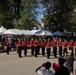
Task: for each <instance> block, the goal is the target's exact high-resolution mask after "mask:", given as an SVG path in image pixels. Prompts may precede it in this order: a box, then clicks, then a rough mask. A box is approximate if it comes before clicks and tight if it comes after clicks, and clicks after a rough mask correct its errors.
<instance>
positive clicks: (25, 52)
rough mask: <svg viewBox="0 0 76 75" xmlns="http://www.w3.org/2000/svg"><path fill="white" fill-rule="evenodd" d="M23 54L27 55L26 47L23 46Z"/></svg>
mask: <svg viewBox="0 0 76 75" xmlns="http://www.w3.org/2000/svg"><path fill="white" fill-rule="evenodd" d="M24 55H25V56H26V55H27V47H24Z"/></svg>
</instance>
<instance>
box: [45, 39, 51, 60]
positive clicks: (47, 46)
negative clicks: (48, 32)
mask: <svg viewBox="0 0 76 75" xmlns="http://www.w3.org/2000/svg"><path fill="white" fill-rule="evenodd" d="M50 47H51V43H50V40H49V39H48V41H47V43H46V51H47V58H48V59H49V57H50V50H51V48H50Z"/></svg>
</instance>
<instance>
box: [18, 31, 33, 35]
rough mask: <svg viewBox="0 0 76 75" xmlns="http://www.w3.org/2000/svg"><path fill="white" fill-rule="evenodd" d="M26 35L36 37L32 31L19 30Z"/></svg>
mask: <svg viewBox="0 0 76 75" xmlns="http://www.w3.org/2000/svg"><path fill="white" fill-rule="evenodd" d="M19 31H20V33H22V34H24V35H34V34H33V33H32V32H31V31H30V30H19Z"/></svg>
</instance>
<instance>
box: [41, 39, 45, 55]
mask: <svg viewBox="0 0 76 75" xmlns="http://www.w3.org/2000/svg"><path fill="white" fill-rule="evenodd" d="M41 50H42V56H44V54H45V42H44V40H43V39H42V40H41Z"/></svg>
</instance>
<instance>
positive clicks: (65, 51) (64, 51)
mask: <svg viewBox="0 0 76 75" xmlns="http://www.w3.org/2000/svg"><path fill="white" fill-rule="evenodd" d="M65 53H66V55H67V48H64V50H63V55H64V56H65Z"/></svg>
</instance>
